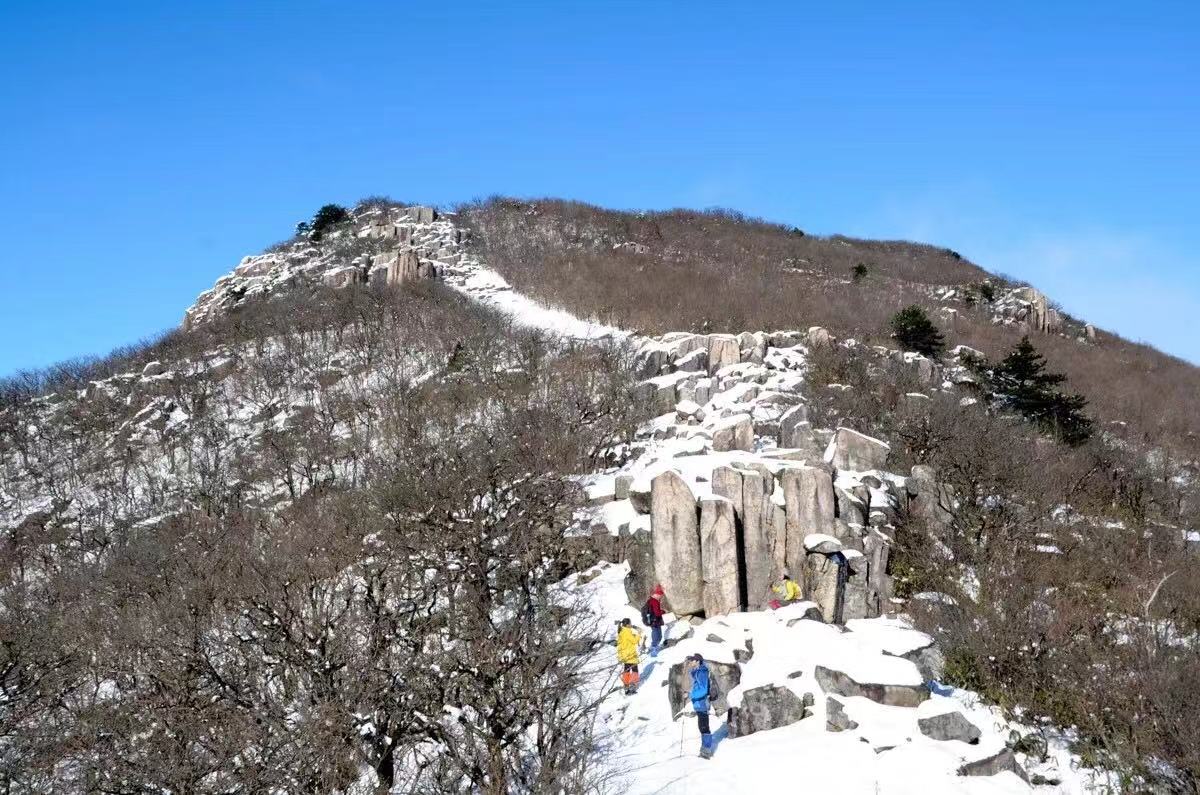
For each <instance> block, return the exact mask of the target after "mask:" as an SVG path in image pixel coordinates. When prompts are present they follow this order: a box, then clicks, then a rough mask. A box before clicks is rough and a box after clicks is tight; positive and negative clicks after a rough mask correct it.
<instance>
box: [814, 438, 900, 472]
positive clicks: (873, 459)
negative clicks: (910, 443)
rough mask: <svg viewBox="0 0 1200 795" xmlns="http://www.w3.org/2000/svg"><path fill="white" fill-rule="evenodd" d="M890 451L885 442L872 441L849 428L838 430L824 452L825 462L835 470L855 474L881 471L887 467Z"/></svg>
mask: <svg viewBox="0 0 1200 795" xmlns="http://www.w3.org/2000/svg"><path fill="white" fill-rule="evenodd" d="M891 451H892V448H891V447H890V446H889V445H888V444H887V443H886V442H881V441H880V440H878V439H872V438H871V437H870V436H867V435H865V434H861V433H859V432H858V431H854V430H851V429H850V428H838V429H837V431H836V432H835V433H834V434H833V441H831V442H830V443H829V447H828V448H826V450H825V461H826V462H828V463H830V464H832V465H833V466H834V468H836V469H849V470H852V471H855V472H863V471H866V470H869V469H883V468H884V467H885V466H887V459H888V454H889V453H890V452H891Z"/></svg>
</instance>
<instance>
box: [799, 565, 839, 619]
mask: <svg viewBox="0 0 1200 795" xmlns="http://www.w3.org/2000/svg"><path fill="white" fill-rule="evenodd" d="M844 560H845V559H844V558H843V557H842V555H841V553H840V552H835V553H833V554H832V555H823V554H821V553H820V552H813V553H811V554H809V555H808V558H807V561H806V563H805V566H804V569H803V571H804V596H805V598H806V599H809V600H810V601H813V602H816V603H817V607H818V608H819V609H820V611H821V619H822V620H823V621H824V622H825V623H827V624H840V623H841V622H842V620H843V619H842V607H843V605H844V602H845V584H846V583H845V576H844V575H843V573H842V571H841V569H842V566H843V565H844Z"/></svg>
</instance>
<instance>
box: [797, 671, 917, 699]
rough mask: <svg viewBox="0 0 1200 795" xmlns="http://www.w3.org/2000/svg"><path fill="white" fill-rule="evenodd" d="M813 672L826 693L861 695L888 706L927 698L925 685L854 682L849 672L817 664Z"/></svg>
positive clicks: (848, 695) (850, 695)
mask: <svg viewBox="0 0 1200 795" xmlns="http://www.w3.org/2000/svg"><path fill="white" fill-rule="evenodd" d="M814 674H815V676H816V678H817V684H819V685H820V686H821V689H822V690H824V691H825V692H826V693H834V694H836V695H839V696H845V697H846V698H853V697H854V696H862V697H863V698H869V699H871V700H872V701H875V702H878V703H880V704H886V705H888V706H890V707H915V706H917V705H919V704H920V703H921V702H922V701H925V700H927V699H928V698H929V688H927V687H925V685H923V684H921V685H888V684H879V683H874V682H856V681H854V679H852V678H850V675H849V674H846V673H844V672H842V671H835V670H833V669H832V668H826V667H825V666H823V665H818V666H817V667H816V670H815V671H814Z"/></svg>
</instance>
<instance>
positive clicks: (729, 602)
mask: <svg viewBox="0 0 1200 795" xmlns="http://www.w3.org/2000/svg"><path fill="white" fill-rule="evenodd" d="M1198 394H1200V373H1198V371H1197V370H1196V368H1194V367H1191V366H1190V365H1187V364H1185V363H1183V362H1181V361H1179V360H1175V359H1172V358H1170V357H1167V356H1164V355H1162V354H1160V353H1158V352H1156V351H1154V350H1152V349H1150V348H1147V347H1145V346H1141V345H1136V344H1133V343H1130V342H1127V341H1125V340H1122V339H1120V338H1119V337H1117V336H1116V335H1114V334H1112V333H1109V332H1106V331H1104V330H1102V329H1097V328H1095V327H1094V326H1093V325H1091V324H1089V323H1087V322H1086V321H1083V320H1080V319H1077V318H1073V317H1071V316H1070V315H1068V314H1067V313H1065V312H1063V311H1062V310H1061V309H1060V308H1059V307H1058V306H1057V305H1056V304H1055V303H1054V302H1053V301H1052V300H1051V299H1050V298H1048V297H1047V296H1045V295H1044V294H1042V293H1041V292H1040V291H1038V290H1037V289H1035V288H1034V287H1032V286H1030V285H1025V284H1020V283H1017V282H1015V281H1014V280H1012V279H1009V278H1005V277H1003V276H998V275H994V274H989V273H987V272H986V271H984V270H983V269H981V268H979V267H978V266H976V265H974V264H972V263H969V262H967V261H966V260H964V259H963V258H962V257H961V256H959V255H958V254H956V253H954V252H952V251H948V250H945V249H938V248H934V247H931V246H926V245H918V244H912V243H905V242H875V241H863V240H855V239H849V238H843V237H829V238H826V237H815V236H811V235H808V234H806V233H804V232H803V231H802V230H800V229H797V228H790V227H784V226H779V225H775V224H770V223H766V222H763V221H759V220H755V219H749V218H745V217H743V216H741V215H739V214H736V213H731V212H694V211H688V210H674V211H669V212H643V213H622V212H616V211H610V210H604V209H600V208H596V207H592V206H588V205H584V204H579V203H573V202H564V201H558V200H536V201H525V200H511V199H493V200H489V201H486V202H478V203H474V204H469V205H465V206H462V207H459V208H457V209H456V210H454V211H444V210H438V209H436V208H433V207H428V206H422V205H411V204H404V203H400V202H394V201H391V200H387V199H379V198H376V199H369V200H365V201H363V202H361V203H360V204H358V205H357V206H355V207H354V208H352V209H346V208H339V207H337V206H335V205H329V206H327V207H325V208H322V209H321V211H320V212H319V213H318V214H317V215H316V216H315V217H314V218H313V219H312V220H311V221H306V222H304V223H303V224H302V225H301V226H300V227H299V230H298V233H297V234H296V235H295V236H294V237H293V238H292V239H290V240H287V241H285V242H283V243H281V244H278V245H276V246H274V247H272V248H271V249H270V250H269V251H267V252H266V253H264V254H260V255H257V256H251V257H247V258H245V259H244V260H242V262H241V263H240V264H239V265H238V266H237V267H236V268H234V270H233V271H232V272H231V273H229V274H227V275H225V276H222V277H221V278H220V279H218V280H217V282H216V284H215V285H214V287H213V288H212V289H211V290H208V291H206V292H205V293H203V294H202V295H200V296H199V297H198V298H197V300H196V302H195V303H194V304H193V305H192V306H191V307H190V308H188V309H187V310H186V313H185V315H184V320H183V322H182V324H181V326H180V328H179V329H177V330H175V331H172V332H171V333H169V334H167V335H164V336H163V337H162V338H161V339H159V340H156V341H154V342H152V343H149V344H147V345H145V346H139V347H135V348H132V349H128V350H124V351H121V352H118V353H117V354H114V355H113V356H111V357H109V358H108V359H105V360H99V361H92V362H85V363H77V364H75V365H73V366H70V367H61V368H57V369H52V370H49V371H47V372H44V373H31V374H25V375H23V376H21V377H17V378H12V379H8V380H7V381H5V382H4V383H3V387H2V389H0V528H2V529H3V542H2V545H0V561H2V562H3V566H4V579H3V581H0V783H3V784H4V786H5V787H6V788H7V789H8V790H9V791H13V792H96V791H103V792H135V791H136V792H146V791H160V792H161V791H167V792H213V793H217V792H221V793H230V792H259V791H270V792H345V793H351V792H353V793H373V792H388V791H390V792H406V793H407V792H422V793H424V792H447V793H449V792H456V793H457V792H472V791H473V792H488V793H508V792H528V793H541V792H598V793H599V792H631V793H650V792H681V793H682V792H688V793H693V792H710V791H711V792H718V791H719V792H729V791H750V790H759V789H765V788H768V787H778V786H787V787H803V788H805V789H807V790H809V791H813V792H834V791H837V792H855V793H857V792H863V793H879V792H888V793H905V792H915V791H921V792H930V791H933V792H980V793H983V792H989V793H990V792H1027V791H1030V790H1036V791H1045V792H1064V793H1065V792H1070V793H1074V792H1080V793H1082V792H1113V791H1154V792H1192V791H1195V790H1196V786H1197V776H1200V755H1198V753H1197V751H1196V750H1195V749H1194V748H1193V747H1192V746H1193V743H1191V742H1190V738H1191V737H1193V736H1195V734H1196V733H1197V731H1200V724H1198V721H1200V717H1198V716H1200V700H1198V699H1200V695H1198V694H1200V690H1198V689H1197V688H1196V687H1194V685H1195V683H1196V682H1197V681H1198V680H1200V658H1198V657H1197V652H1196V650H1197V632H1200V602H1197V600H1196V593H1197V592H1198V589H1197V585H1198V584H1200V566H1198V560H1200V558H1197V556H1196V554H1195V553H1196V549H1197V548H1198V547H1200V535H1198V534H1197V533H1196V531H1195V529H1194V528H1196V527H1198V526H1200V483H1198V481H1197V471H1198V468H1200V467H1198V465H1197V461H1198V460H1200V437H1197V430H1198V429H1197V426H1196V417H1197V416H1200V411H1198V409H1200V406H1198V404H1197V400H1198V398H1197V395H1198ZM789 583H790V585H791V587H790V588H789V587H788V584H789ZM656 586H661V589H662V593H663V608H664V612H663V615H662V626H661V627H655V629H657V630H659V631H660V632H661V638H660V639H658V638H657V636H656V640H655V641H654V644H655V648H654V650H653V654H651V653H650V651H649V649H647V648H644V647H646V646H648V645H649V644H650V642H651V640H650V636H651V634H652V633H651V629H650V628H648V627H644V626H642V624H643V619H644V618H645V616H646V614H645V613H644V611H643V606H644V604H645V603H646V600H647V598H648V597H649V596H650V595H651V594H652V593H655V592H656V590H657V588H656ZM623 619H628V624H626V625H624V629H621V630H620V631H621V632H626V633H628V632H635V633H640V634H644V635H646V636H647V637H646V638H645V639H644V640H645V643H643V644H639V643H637V642H636V641H632V640H631V639H632V638H633V636H632V635H628V634H626V635H624V636H623V637H624V641H623V646H622V647H621V648H620V654H622V655H623V657H622V659H621V660H620V661H619V662H618V648H617V647H615V646H614V643H615V642H616V640H617V635H618V628H619V627H621V626H622V624H621V623H620V622H622V620H623ZM651 623H654V622H653V621H652V622H651ZM630 655H632V662H631V661H630V659H626V658H628V657H630ZM631 666H633V667H632V668H631ZM700 667H702V668H703V670H704V671H706V672H707V679H706V680H703V679H702V678H701V675H700V674H698V673H696V671H697V669H698V668H700ZM635 669H636V679H628V678H627V679H626V681H625V682H624V683H623V686H622V683H621V682H620V679H619V677H620V676H621V675H622V673H624V674H626V675H627V677H628V676H629V675H631V674H632V673H633V672H634V670H635ZM701 681H708V682H709V683H710V684H709V685H708V686H707V689H705V691H704V692H703V693H699V692H698V691H697V688H698V687H700V686H699V685H698V684H697V682H701ZM710 713H711V714H710ZM706 715H708V716H709V717H708V718H707V719H706V718H705V716H706ZM701 743H703V748H704V749H705V755H704V757H701V756H697V755H696V751H697V750H698V749H699V748H700V747H701ZM706 757H711V758H706Z"/></svg>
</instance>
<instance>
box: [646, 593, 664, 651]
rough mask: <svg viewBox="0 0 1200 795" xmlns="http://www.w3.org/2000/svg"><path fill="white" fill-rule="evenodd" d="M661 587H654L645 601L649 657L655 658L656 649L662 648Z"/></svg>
mask: <svg viewBox="0 0 1200 795" xmlns="http://www.w3.org/2000/svg"><path fill="white" fill-rule="evenodd" d="M662 598H663V587H662V586H661V585H656V586H654V591H653V592H652V593H651V594H650V598H649V599H648V600H647V601H646V617H647V618H649V619H650V621H649V622H647V623H648V624H649V626H650V656H651V657H657V656H658V649H659V647H660V646H662V634H663V633H662V631H663V606H662Z"/></svg>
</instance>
